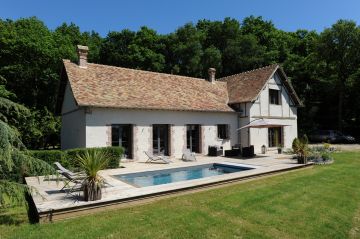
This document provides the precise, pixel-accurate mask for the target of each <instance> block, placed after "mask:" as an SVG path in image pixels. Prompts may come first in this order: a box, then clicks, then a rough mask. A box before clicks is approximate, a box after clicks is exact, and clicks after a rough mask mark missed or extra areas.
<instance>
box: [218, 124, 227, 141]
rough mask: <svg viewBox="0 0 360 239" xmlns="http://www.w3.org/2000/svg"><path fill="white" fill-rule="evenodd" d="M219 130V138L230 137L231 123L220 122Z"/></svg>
mask: <svg viewBox="0 0 360 239" xmlns="http://www.w3.org/2000/svg"><path fill="white" fill-rule="evenodd" d="M217 131H218V138H219V139H228V138H229V125H227V124H218V126H217Z"/></svg>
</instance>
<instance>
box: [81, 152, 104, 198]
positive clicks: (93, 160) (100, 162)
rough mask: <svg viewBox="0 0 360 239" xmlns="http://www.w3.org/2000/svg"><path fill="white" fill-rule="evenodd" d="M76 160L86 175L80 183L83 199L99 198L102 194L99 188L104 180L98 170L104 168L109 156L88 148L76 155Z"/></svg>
mask: <svg viewBox="0 0 360 239" xmlns="http://www.w3.org/2000/svg"><path fill="white" fill-rule="evenodd" d="M77 161H78V163H79V165H80V167H81V169H82V170H84V173H85V175H86V176H85V179H84V180H83V183H82V187H83V190H84V200H85V201H95V200H100V199H101V196H102V193H101V188H102V187H103V185H104V183H105V181H104V179H103V178H102V177H101V176H100V175H99V174H98V172H99V171H100V170H102V169H105V168H106V166H107V165H108V163H109V157H107V156H106V154H105V153H103V152H102V151H99V150H95V149H90V150H87V151H85V152H84V153H83V154H81V155H77Z"/></svg>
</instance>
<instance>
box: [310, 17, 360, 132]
mask: <svg viewBox="0 0 360 239" xmlns="http://www.w3.org/2000/svg"><path fill="white" fill-rule="evenodd" d="M317 44H318V47H317V56H318V60H319V61H320V62H321V63H322V64H320V68H323V72H324V74H323V75H322V77H323V78H326V79H328V81H330V82H331V81H334V85H335V88H334V89H335V90H336V92H337V95H338V105H337V125H338V129H339V130H342V128H343V123H344V122H343V114H344V108H343V107H344V99H345V93H346V85H347V82H348V81H349V79H350V78H351V76H352V75H353V74H355V73H356V72H357V71H358V69H359V66H360V58H359V55H360V28H359V27H358V26H356V23H355V22H353V21H347V20H339V21H338V22H337V23H336V24H334V25H333V26H332V27H331V28H328V29H325V30H324V31H323V32H322V33H321V34H320V37H319V41H318V43H317Z"/></svg>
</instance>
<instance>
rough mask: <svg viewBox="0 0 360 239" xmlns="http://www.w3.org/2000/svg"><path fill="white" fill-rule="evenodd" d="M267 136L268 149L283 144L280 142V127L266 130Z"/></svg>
mask: <svg viewBox="0 0 360 239" xmlns="http://www.w3.org/2000/svg"><path fill="white" fill-rule="evenodd" d="M268 135H269V148H270V147H278V146H279V145H281V144H283V140H282V127H273V128H269V129H268Z"/></svg>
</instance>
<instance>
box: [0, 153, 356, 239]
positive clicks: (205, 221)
mask: <svg viewBox="0 0 360 239" xmlns="http://www.w3.org/2000/svg"><path fill="white" fill-rule="evenodd" d="M335 160H336V161H335V163H334V164H332V165H327V166H315V167H313V168H309V169H305V170H301V171H296V172H290V173H287V174H283V175H278V176H275V177H270V178H263V179H259V180H255V181H251V182H246V183H242V184H237V185H232V186H227V187H223V188H219V189H213V190H210V191H204V192H200V193H194V194H189V195H183V196H178V197H173V198H168V199H163V200H159V201H156V202H154V203H151V204H147V205H141V206H134V207H131V208H124V209H119V210H112V211H108V212H103V213H98V214H94V215H90V216H84V217H80V218H76V219H69V220H65V221H61V222H55V223H52V224H42V225H39V224H35V225H34V224H29V223H28V222H27V216H26V211H25V210H24V209H23V208H14V209H12V210H3V211H0V222H1V223H2V224H1V225H0V238H67V239H68V238H350V237H351V238H360V153H359V152H358V153H339V154H335Z"/></svg>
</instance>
